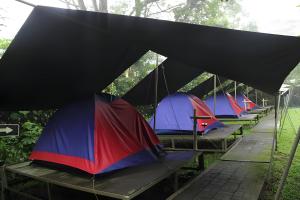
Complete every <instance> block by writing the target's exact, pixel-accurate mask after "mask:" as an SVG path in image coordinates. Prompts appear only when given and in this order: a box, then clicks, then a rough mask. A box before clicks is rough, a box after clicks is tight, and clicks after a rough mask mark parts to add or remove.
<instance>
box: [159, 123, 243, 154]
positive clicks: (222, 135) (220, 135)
mask: <svg viewBox="0 0 300 200" xmlns="http://www.w3.org/2000/svg"><path fill="white" fill-rule="evenodd" d="M242 134H243V129H242V126H241V125H237V124H233V125H226V126H225V127H222V128H217V129H214V130H212V131H210V132H209V133H207V134H205V135H200V134H199V135H198V136H197V140H198V150H200V151H206V152H226V151H227V150H228V149H230V147H231V146H232V145H234V143H233V144H231V145H228V143H227V140H228V138H229V137H230V136H231V135H234V137H236V135H242ZM158 137H159V139H160V140H161V141H162V142H163V141H171V147H170V148H168V149H178V148H177V147H176V144H177V143H178V142H180V141H181V142H182V141H186V140H188V141H190V142H191V141H193V134H192V132H191V133H189V134H187V133H185V134H174V135H172V134H166V135H158ZM235 139H236V138H235ZM201 142H207V143H216V142H221V146H219V147H218V146H216V145H214V147H215V148H213V149H212V148H210V149H209V148H204V147H203V146H201ZM190 148H192V145H190Z"/></svg>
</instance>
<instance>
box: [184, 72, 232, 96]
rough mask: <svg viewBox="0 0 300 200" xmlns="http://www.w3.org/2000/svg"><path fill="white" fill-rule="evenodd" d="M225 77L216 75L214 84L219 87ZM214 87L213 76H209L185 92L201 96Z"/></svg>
mask: <svg viewBox="0 0 300 200" xmlns="http://www.w3.org/2000/svg"><path fill="white" fill-rule="evenodd" d="M226 80H227V79H226V78H223V77H218V78H217V80H216V86H217V87H219V86H220V85H221V84H223V83H224V82H225V81H226ZM213 89H214V77H213V76H212V77H210V78H209V79H207V80H205V81H203V82H202V83H200V84H199V85H197V86H196V87H194V88H192V89H191V90H190V91H188V92H187V93H189V94H193V95H196V96H197V97H199V98H203V97H204V96H205V95H206V94H208V93H209V92H210V91H212V90H213Z"/></svg>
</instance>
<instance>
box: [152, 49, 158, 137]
mask: <svg viewBox="0 0 300 200" xmlns="http://www.w3.org/2000/svg"><path fill="white" fill-rule="evenodd" d="M157 87H158V54H156V68H155V76H154V116H153V118H154V121H153V130H154V131H155V130H156V108H157Z"/></svg>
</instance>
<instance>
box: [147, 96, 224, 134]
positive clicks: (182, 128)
mask: <svg viewBox="0 0 300 200" xmlns="http://www.w3.org/2000/svg"><path fill="white" fill-rule="evenodd" d="M194 109H195V110H196V115H197V116H209V117H210V118H209V119H198V120H197V125H198V126H197V131H198V132H201V133H207V132H209V131H210V130H212V129H215V128H218V127H223V126H224V124H223V123H222V122H220V121H218V120H217V119H216V118H215V116H214V115H213V114H212V112H211V111H210V110H209V108H208V107H207V106H206V105H205V103H203V102H202V101H201V100H200V99H199V98H198V97H196V96H194V95H190V94H185V93H175V94H172V95H169V96H167V97H165V98H164V99H163V100H162V101H161V102H160V103H159V104H158V106H157V109H156V122H155V129H156V130H155V132H156V133H157V134H176V133H178V134H191V133H192V131H193V119H192V118H191V117H193V115H194ZM149 123H150V126H151V127H152V128H153V127H154V117H153V116H152V118H151V119H150V122H149Z"/></svg>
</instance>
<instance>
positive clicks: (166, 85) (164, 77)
mask: <svg viewBox="0 0 300 200" xmlns="http://www.w3.org/2000/svg"><path fill="white" fill-rule="evenodd" d="M162 74H163V79H164V83H165V87H166V90H167V94H168V96H169V95H170V91H169V88H168V82H167V78H166V74H165V67H164V65H163V64H162ZM170 104H171V109H172V112H173V114H174V116H175V121H176V124H177V127H178V128H180V126H179V122H178V120H177V117H176V115H175V109H174V106H173V103H172V100H170Z"/></svg>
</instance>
